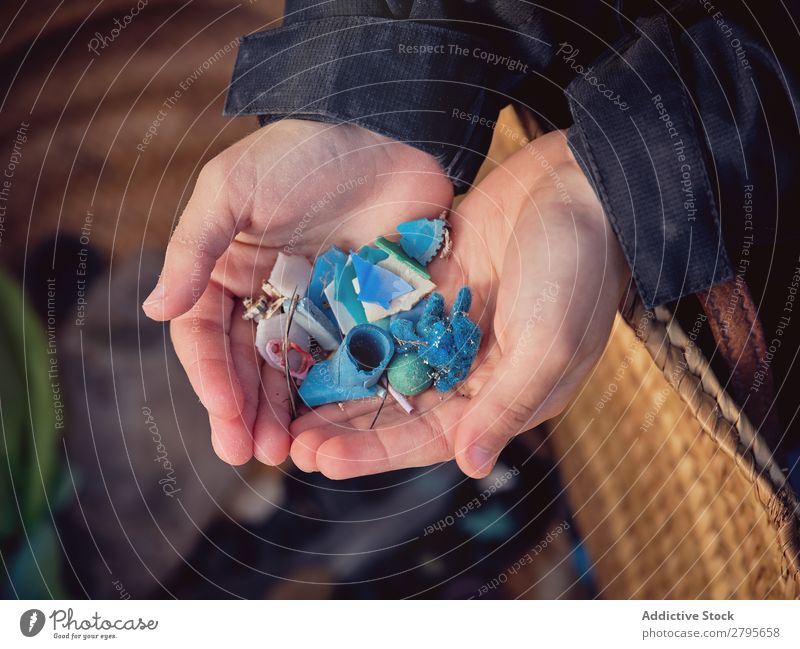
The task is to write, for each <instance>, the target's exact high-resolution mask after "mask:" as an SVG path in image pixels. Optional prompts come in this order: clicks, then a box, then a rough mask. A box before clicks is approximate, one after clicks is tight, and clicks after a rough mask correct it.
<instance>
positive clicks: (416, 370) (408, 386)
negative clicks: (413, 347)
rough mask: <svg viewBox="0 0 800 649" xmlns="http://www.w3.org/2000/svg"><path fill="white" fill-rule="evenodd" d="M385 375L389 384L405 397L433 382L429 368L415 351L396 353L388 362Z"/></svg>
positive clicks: (420, 390) (421, 390) (411, 395)
mask: <svg viewBox="0 0 800 649" xmlns="http://www.w3.org/2000/svg"><path fill="white" fill-rule="evenodd" d="M386 377H387V378H388V379H389V385H391V386H392V387H393V388H394V389H395V390H397V391H398V392H399V393H400V394H404V395H406V396H407V397H413V396H414V395H415V394H419V393H420V392H424V391H425V390H427V389H428V388H429V387H431V383H433V379H432V378H431V375H430V368H428V366H427V365H426V364H425V362H424V361H423V360H422V359H421V358H420V356H419V354H417V353H416V352H406V353H405V354H397V355H396V356H395V357H394V358H393V359H392V362H391V363H389V368H388V369H387V370H386Z"/></svg>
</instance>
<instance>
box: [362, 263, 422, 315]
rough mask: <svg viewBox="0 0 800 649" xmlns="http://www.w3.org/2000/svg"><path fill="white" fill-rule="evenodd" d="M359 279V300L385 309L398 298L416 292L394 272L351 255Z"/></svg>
mask: <svg viewBox="0 0 800 649" xmlns="http://www.w3.org/2000/svg"><path fill="white" fill-rule="evenodd" d="M350 259H351V260H352V262H353V267H354V268H355V270H356V277H357V278H358V299H359V300H361V301H362V302H371V303H372V304H379V305H380V306H382V307H383V308H384V309H388V308H389V304H390V303H391V301H392V300H394V299H395V298H396V297H399V296H401V295H405V294H406V293H410V292H411V291H413V290H414V287H413V286H411V284H409V283H408V282H407V281H405V280H404V279H403V278H402V277H400V276H399V275H395V274H394V273H393V272H392V271H390V270H386V269H385V268H381V267H380V266H376V265H375V264H371V263H370V262H368V261H367V260H366V259H362V258H361V257H360V256H358V255H356V254H352V255H350Z"/></svg>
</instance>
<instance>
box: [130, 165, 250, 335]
mask: <svg viewBox="0 0 800 649" xmlns="http://www.w3.org/2000/svg"><path fill="white" fill-rule="evenodd" d="M226 179H227V173H225V172H224V169H223V168H222V165H221V164H220V163H219V162H218V159H214V160H212V161H211V162H209V163H207V164H206V165H205V167H203V169H202V170H201V172H200V174H199V175H198V178H197V184H196V185H195V188H194V192H193V193H192V196H191V198H190V199H189V202H188V203H187V205H186V209H185V210H184V212H183V214H182V215H181V219H180V221H179V223H178V225H177V227H176V228H175V231H174V232H173V233H172V236H171V237H170V240H169V244H168V245H167V254H166V258H165V260H164V267H163V269H162V271H161V275H160V277H159V279H158V283H157V284H156V287H155V288H154V289H153V291H152V292H151V293H150V295H149V296H148V297H147V299H146V300H145V301H144V304H142V308H143V309H144V312H145V314H146V315H147V316H148V317H149V318H152V319H153V320H171V319H173V318H175V317H177V316H179V315H181V314H183V313H186V312H187V311H188V310H189V309H191V308H192V306H193V305H194V304H195V302H197V300H198V299H199V298H200V296H201V295H202V294H203V293H204V291H205V289H206V287H207V286H208V281H209V279H210V277H211V272H212V271H213V270H214V266H215V265H216V262H217V259H219V258H220V256H221V255H222V253H223V252H225V250H227V248H228V246H229V245H230V243H231V241H232V240H233V237H235V236H236V234H237V233H238V232H239V231H240V230H242V229H243V225H242V223H241V221H240V219H237V218H236V215H235V214H234V212H233V210H232V209H231V206H230V204H229V200H228V196H229V192H228V191H227V190H226Z"/></svg>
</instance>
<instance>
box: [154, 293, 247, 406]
mask: <svg viewBox="0 0 800 649" xmlns="http://www.w3.org/2000/svg"><path fill="white" fill-rule="evenodd" d="M232 310H233V298H232V297H230V296H229V295H227V294H226V293H225V292H224V291H223V290H222V288H221V287H220V286H219V285H218V284H216V283H212V284H211V286H210V287H209V290H208V291H206V293H205V294H204V295H203V297H202V298H201V299H200V300H199V301H198V302H197V304H195V306H194V308H193V309H192V310H191V311H190V312H189V313H187V314H184V315H182V316H180V317H178V318H176V319H175V320H173V321H172V323H171V325H170V333H171V335H172V343H173V345H174V347H175V352H176V353H177V355H178V359H179V360H180V362H181V364H182V365H183V367H184V369H185V370H186V374H187V376H188V377H189V381H190V382H191V384H192V388H193V389H194V391H195V392H196V393H197V396H198V397H199V399H200V402H201V403H202V404H203V405H204V406H205V408H206V410H208V412H209V414H210V415H212V416H214V417H218V418H220V419H233V418H234V417H237V416H238V415H239V414H240V413H241V412H242V408H243V407H244V403H245V397H244V392H243V390H242V387H241V384H240V382H239V379H238V377H237V376H236V375H235V373H234V374H232V373H231V363H232V356H231V352H230V342H229V336H228V332H229V330H230V326H231V311H232Z"/></svg>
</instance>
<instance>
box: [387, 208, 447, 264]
mask: <svg viewBox="0 0 800 649" xmlns="http://www.w3.org/2000/svg"><path fill="white" fill-rule="evenodd" d="M444 226H445V222H444V220H443V219H417V220H416V221H405V222H403V223H400V224H399V225H398V226H397V231H398V232H399V233H400V234H401V235H402V236H401V237H400V247H401V248H402V249H403V251H404V252H405V253H406V254H407V255H408V256H409V257H411V258H412V259H416V260H417V261H418V262H419V263H420V264H422V265H423V266H427V265H428V264H429V263H430V262H431V259H433V256H434V255H435V254H436V253H437V251H438V250H439V248H441V247H442V241H443V239H444Z"/></svg>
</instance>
